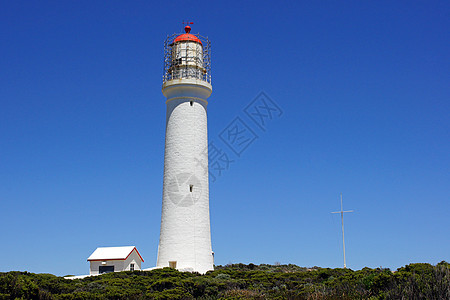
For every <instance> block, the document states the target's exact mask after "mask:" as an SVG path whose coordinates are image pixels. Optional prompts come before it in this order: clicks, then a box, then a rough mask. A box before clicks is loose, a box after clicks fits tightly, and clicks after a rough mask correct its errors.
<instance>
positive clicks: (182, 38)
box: [173, 25, 203, 45]
mask: <svg viewBox="0 0 450 300" xmlns="http://www.w3.org/2000/svg"><path fill="white" fill-rule="evenodd" d="M184 31H186V33H183V34H180V35H179V36H177V37H176V38H175V39H174V40H173V42H174V43H177V42H183V41H191V42H195V43H199V44H200V45H203V44H202V41H200V40H199V38H198V37H196V36H195V35H193V34H190V33H189V32H191V26H189V25H188V26H186V27H184Z"/></svg>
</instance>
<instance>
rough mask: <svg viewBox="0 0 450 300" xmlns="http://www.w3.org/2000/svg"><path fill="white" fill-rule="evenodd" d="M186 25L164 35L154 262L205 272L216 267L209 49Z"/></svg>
mask: <svg viewBox="0 0 450 300" xmlns="http://www.w3.org/2000/svg"><path fill="white" fill-rule="evenodd" d="M190 24H192V23H190ZM190 31H191V27H190V26H189V25H188V26H186V27H185V33H183V34H174V35H171V36H168V37H167V39H166V41H165V43H164V72H163V73H164V74H163V85H162V93H163V94H164V96H165V97H166V98H167V100H166V105H167V113H166V140H165V152H164V178H163V199H162V213H161V232H160V238H159V246H158V258H157V263H156V267H159V268H163V267H171V268H176V269H178V270H184V271H195V272H199V273H206V272H207V271H209V270H213V269H214V257H213V252H212V247H211V230H210V219H209V183H208V132H207V105H208V97H209V96H210V95H211V92H212V86H211V59H210V58H211V50H210V42H209V40H208V38H205V37H202V36H200V35H199V34H192V33H190Z"/></svg>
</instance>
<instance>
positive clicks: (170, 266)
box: [169, 261, 177, 269]
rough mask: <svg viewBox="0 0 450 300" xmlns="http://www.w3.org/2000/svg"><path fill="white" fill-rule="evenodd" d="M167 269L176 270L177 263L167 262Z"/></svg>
mask: <svg viewBox="0 0 450 300" xmlns="http://www.w3.org/2000/svg"><path fill="white" fill-rule="evenodd" d="M169 268H173V269H176V268H177V262H176V261H169Z"/></svg>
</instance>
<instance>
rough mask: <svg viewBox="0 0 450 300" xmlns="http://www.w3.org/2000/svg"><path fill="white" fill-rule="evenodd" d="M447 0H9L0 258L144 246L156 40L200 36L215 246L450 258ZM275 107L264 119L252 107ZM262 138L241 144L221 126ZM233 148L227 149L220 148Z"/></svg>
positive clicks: (246, 257) (269, 255)
mask: <svg viewBox="0 0 450 300" xmlns="http://www.w3.org/2000/svg"><path fill="white" fill-rule="evenodd" d="M449 11H450V5H449V3H448V2H447V1H345V2H337V1H312V2H311V1H308V2H306V1H292V2H283V3H281V2H276V1H273V2H264V1H254V2H251V1H235V2H233V1H227V2H223V3H216V2H213V1H205V2H200V1H195V2H191V3H190V2H186V1H155V2H150V1H132V2H130V1H127V2H125V1H94V2H92V1H4V2H3V3H2V9H1V10H0V36H1V37H2V46H1V47H0V55H1V59H0V104H1V109H0V141H1V144H0V166H1V168H0V240H1V247H0V271H10V270H28V271H31V272H38V273H53V274H57V275H65V274H86V273H87V272H88V263H87V262H86V259H87V257H88V256H89V255H90V254H91V253H92V252H93V251H94V250H95V248H96V247H99V246H122V245H136V246H137V247H138V249H139V251H140V252H141V254H142V256H143V257H144V259H145V263H144V267H152V266H154V265H155V263H156V255H157V246H158V239H159V229H160V213H161V198H162V174H163V159H164V157H163V155H164V128H165V109H166V108H165V103H164V101H165V99H164V97H163V95H162V93H161V83H162V81H161V77H162V67H163V66H162V63H163V57H162V55H163V48H162V47H163V41H164V39H165V37H166V35H167V34H171V33H174V32H181V31H182V29H183V26H182V24H181V22H182V21H183V20H185V19H188V18H189V19H190V20H192V21H193V22H194V25H192V28H193V29H192V32H200V33H201V34H202V35H205V36H208V37H209V38H210V39H211V41H212V51H213V56H212V68H213V73H212V74H213V89H214V91H213V94H212V96H211V98H210V102H209V106H208V118H209V119H208V122H209V124H208V126H209V127H208V130H209V138H210V140H211V141H214V142H216V143H217V145H218V146H219V147H221V149H222V150H223V151H225V152H226V153H228V154H229V155H230V157H231V158H232V159H233V160H234V162H233V163H232V164H231V165H230V167H229V169H228V170H226V171H224V172H223V173H222V174H221V176H219V177H218V178H217V180H216V181H215V182H214V183H211V184H210V205H211V226H212V240H213V250H214V251H215V259H216V264H222V265H223V264H227V263H238V262H242V263H250V262H252V263H256V264H260V263H270V264H271V263H275V262H281V263H293V264H297V265H300V266H321V267H332V268H334V267H340V266H342V245H341V231H340V230H341V228H340V218H339V216H338V215H335V214H331V213H330V212H331V211H336V210H339V208H340V203H339V194H340V193H341V192H342V193H343V196H344V209H353V210H355V212H354V213H351V214H347V215H346V219H345V226H346V227H345V228H346V231H345V234H346V246H347V248H346V250H347V266H348V267H350V268H352V269H360V268H363V267H365V266H368V267H379V266H382V267H389V268H392V269H396V268H398V267H400V266H402V265H405V264H408V263H412V262H428V263H432V264H435V263H437V262H439V261H442V260H446V261H450V255H449V254H450V239H449V238H448V237H449V236H450V203H449V196H450V189H449V186H450V184H449V183H450V175H449V169H450V159H449V153H450V142H449V141H450V139H449V129H450V121H449V115H450V114H449V112H450V104H449V98H450V97H449V96H450V88H449V87H450V85H449V70H450V60H449V53H450V42H449V38H448V37H449V28H450V21H449V20H450V18H449ZM261 91H264V92H265V93H266V94H267V95H268V96H269V97H270V99H271V100H272V101H273V103H276V104H277V105H278V106H279V108H280V109H281V110H282V112H283V113H282V115H281V116H279V117H278V116H277V117H274V118H273V119H272V120H270V121H268V122H267V123H266V127H265V128H264V129H265V130H261V128H259V127H258V126H256V125H255V123H253V121H252V120H251V119H250V118H248V116H247V115H246V114H245V111H244V109H245V107H246V106H247V105H249V104H251V103H252V101H253V100H254V99H255V97H257V96H258V95H259V93H260V92H261ZM236 117H239V118H241V120H242V121H243V122H245V124H246V125H247V126H249V127H250V128H251V129H252V130H253V131H254V133H255V134H256V135H257V136H258V138H257V139H256V140H255V141H254V142H253V143H252V144H251V145H250V146H249V147H248V148H247V149H245V151H244V152H242V154H241V156H240V157H237V156H236V155H235V154H234V153H233V152H232V151H230V149H229V148H227V145H225V144H224V143H223V141H222V140H221V139H220V133H221V132H222V131H223V130H224V129H225V128H227V126H228V125H229V124H230V123H231V122H232V121H233V120H234V119H235V118H236ZM233 155H234V156H233Z"/></svg>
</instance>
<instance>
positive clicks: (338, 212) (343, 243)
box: [332, 193, 353, 269]
mask: <svg viewBox="0 0 450 300" xmlns="http://www.w3.org/2000/svg"><path fill="white" fill-rule="evenodd" d="M349 212H353V210H343V205H342V193H341V211H333V212H332V214H341V224H342V248H343V249H344V269H346V268H347V265H346V263H345V239H344V213H349Z"/></svg>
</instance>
